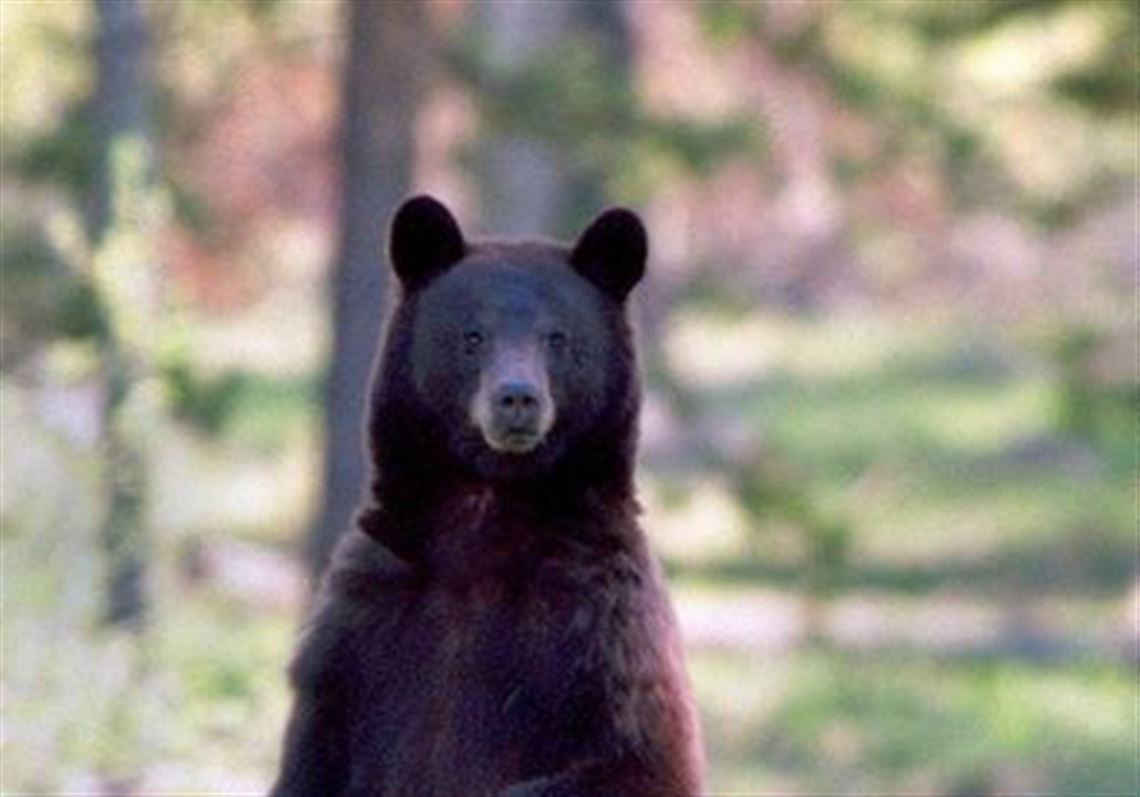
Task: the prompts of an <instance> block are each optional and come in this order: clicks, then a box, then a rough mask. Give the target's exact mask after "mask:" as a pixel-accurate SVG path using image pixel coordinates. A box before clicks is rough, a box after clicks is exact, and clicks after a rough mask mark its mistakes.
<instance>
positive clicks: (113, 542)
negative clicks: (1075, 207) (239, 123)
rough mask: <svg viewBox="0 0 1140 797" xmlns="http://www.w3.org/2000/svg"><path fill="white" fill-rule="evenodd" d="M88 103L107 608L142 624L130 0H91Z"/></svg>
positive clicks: (144, 118) (144, 433)
mask: <svg viewBox="0 0 1140 797" xmlns="http://www.w3.org/2000/svg"><path fill="white" fill-rule="evenodd" d="M95 9H96V26H97V27H96V38H95V42H94V57H95V63H96V87H95V95H94V99H93V103H92V114H93V119H94V123H95V125H94V130H95V136H96V142H95V143H96V150H95V151H96V157H97V159H98V160H97V163H96V172H95V183H94V190H93V191H92V194H91V196H90V204H89V206H88V225H89V230H90V234H91V240H92V241H93V244H94V252H95V264H94V273H93V280H94V284H95V288H96V291H97V295H98V297H99V302H100V305H101V308H102V312H103V314H104V317H105V319H106V321H107V323H106V325H105V327H104V329H103V334H102V335H101V337H100V348H101V352H100V353H101V359H102V375H103V379H104V401H103V417H102V425H103V442H104V445H105V447H106V451H105V456H104V462H105V463H106V467H107V474H106V477H107V479H108V492H109V495H108V502H109V506H108V511H107V515H106V518H105V519H104V523H103V529H102V537H101V539H102V545H103V548H104V551H105V553H106V557H107V578H108V584H107V594H106V605H105V607H104V612H103V613H104V618H105V620H106V621H107V622H108V623H109V624H110V625H112V626H122V627H129V628H135V629H137V628H139V627H141V625H142V624H143V623H144V621H145V618H146V613H147V596H146V591H145V575H146V563H147V547H148V546H147V539H146V537H147V535H146V527H145V517H144V513H145V498H146V493H147V478H148V470H149V468H148V454H149V451H148V449H149V440H150V439H151V435H152V433H153V428H152V425H153V423H154V422H155V421H156V420H157V419H156V412H157V403H156V402H157V396H156V395H155V394H156V391H155V390H154V385H153V382H152V379H151V377H152V376H153V374H152V372H151V370H152V356H151V353H152V343H151V341H153V340H154V338H155V325H156V324H157V322H158V289H159V280H158V278H159V273H158V271H159V270H158V265H157V262H156V256H155V247H154V236H155V233H156V226H157V221H158V211H159V205H158V202H157V198H156V187H155V184H154V174H155V163H154V162H155V147H154V140H153V139H154V133H153V128H152V124H151V102H150V86H149V84H148V79H147V63H146V58H147V28H146V21H145V19H144V18H143V16H142V14H141V9H140V7H139V5H138V3H136V2H135V0H97V2H96V4H95Z"/></svg>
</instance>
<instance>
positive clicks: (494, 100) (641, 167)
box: [450, 28, 764, 212]
mask: <svg viewBox="0 0 1140 797" xmlns="http://www.w3.org/2000/svg"><path fill="white" fill-rule="evenodd" d="M450 63H451V67H452V69H453V71H454V73H455V75H456V76H458V78H459V79H460V80H461V81H462V82H463V84H464V85H465V86H466V87H467V88H468V90H469V91H470V93H471V96H472V97H473V98H474V99H475V100H476V101H477V102H478V103H479V114H480V119H481V121H482V123H483V126H484V129H483V133H482V135H483V136H484V137H486V138H491V137H501V136H509V135H520V136H525V137H531V138H534V139H536V140H538V141H541V142H543V143H545V144H548V145H549V146H550V147H551V148H552V150H553V151H555V152H558V153H559V156H560V157H563V158H565V159H566V160H567V162H568V164H569V166H570V167H571V170H572V172H573V173H574V174H576V175H579V176H580V177H581V179H583V180H585V181H586V182H592V183H594V184H596V185H599V186H602V187H603V189H604V191H605V193H606V194H607V195H608V196H609V197H611V198H621V199H623V200H624V201H644V200H645V199H646V198H647V197H648V196H650V195H652V193H653V192H654V191H658V190H661V189H662V188H663V187H664V185H666V184H667V183H668V182H669V181H670V180H684V179H689V178H692V177H694V176H696V177H699V176H702V175H707V174H709V173H710V172H711V171H712V170H713V168H714V167H716V166H717V165H719V164H720V163H722V162H723V161H724V160H725V159H726V158H727V157H730V156H732V155H746V156H749V157H752V158H761V157H762V156H763V151H764V150H763V144H764V142H763V128H762V127H760V126H759V125H757V124H756V121H755V120H754V119H752V118H751V117H748V116H744V115H743V114H742V115H739V116H735V117H732V118H726V119H722V120H698V119H693V118H684V117H679V116H663V115H661V114H658V113H654V112H651V111H650V110H648V109H647V108H645V107H644V103H643V101H642V99H641V97H640V96H639V94H638V93H637V92H636V91H635V90H634V87H633V85H632V84H631V83H630V81H629V79H628V78H627V77H626V78H623V76H622V75H621V73H620V70H619V69H618V68H617V67H615V64H614V63H613V56H612V53H611V50H610V46H609V44H608V43H607V42H606V40H605V39H604V38H602V37H601V36H598V35H593V36H591V35H590V34H588V33H587V34H579V35H578V36H576V37H574V38H572V39H567V40H565V41H564V42H560V43H559V44H557V45H556V46H553V47H549V48H545V49H544V50H543V51H542V52H541V53H539V54H538V55H536V56H535V57H534V58H533V59H530V60H529V61H528V62H527V63H525V64H523V65H521V66H518V67H510V68H508V67H503V66H500V65H498V64H496V63H495V62H494V60H493V59H492V58H491V57H490V56H489V55H488V54H487V52H486V45H485V43H484V42H483V41H482V40H481V39H480V37H479V35H478V30H477V29H474V28H473V29H472V30H471V31H470V32H468V34H467V35H466V36H464V37H462V38H460V39H459V40H458V42H457V43H456V45H455V46H454V47H453V49H452V54H451V58H450ZM591 210H592V208H586V209H584V211H585V212H589V211H591Z"/></svg>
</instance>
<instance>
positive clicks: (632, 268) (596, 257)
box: [570, 208, 649, 302]
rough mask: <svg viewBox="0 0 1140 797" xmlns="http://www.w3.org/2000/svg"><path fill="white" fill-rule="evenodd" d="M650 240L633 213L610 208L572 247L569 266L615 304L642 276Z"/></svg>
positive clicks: (642, 225)
mask: <svg viewBox="0 0 1140 797" xmlns="http://www.w3.org/2000/svg"><path fill="white" fill-rule="evenodd" d="M648 254H649V238H648V236H647V235H646V233H645V225H644V224H642V223H641V219H640V218H638V216H637V214H636V213H634V212H633V211H632V210H627V209H626V208H611V209H610V210H607V211H605V212H603V213H602V214H601V215H599V216H598V217H597V218H596V219H594V221H593V222H592V223H591V224H590V226H589V227H587V228H586V231H585V232H584V233H582V235H581V237H579V238H578V242H577V243H576V244H574V251H573V252H572V253H571V254H570V264H571V265H572V266H573V267H574V268H575V270H576V271H577V272H578V273H579V274H581V275H582V276H583V277H585V278H586V279H588V280H589V281H590V282H592V283H594V284H595V285H597V286H598V287H599V288H601V289H602V290H603V291H604V292H605V293H606V294H607V295H609V296H610V297H611V298H612V299H614V300H615V301H618V302H623V301H625V298H626V296H628V295H629V292H630V291H631V290H632V289H633V286H634V285H636V284H637V283H638V280H640V279H641V277H642V275H643V274H644V273H645V259H646V257H647V256H648Z"/></svg>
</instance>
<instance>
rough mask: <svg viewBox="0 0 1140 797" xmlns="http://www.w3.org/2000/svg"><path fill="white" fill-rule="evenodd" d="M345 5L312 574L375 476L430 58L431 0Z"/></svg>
mask: <svg viewBox="0 0 1140 797" xmlns="http://www.w3.org/2000/svg"><path fill="white" fill-rule="evenodd" d="M344 13H345V24H346V26H347V34H348V37H349V42H348V54H347V58H346V61H345V67H344V78H343V85H342V103H343V107H342V118H343V123H342V130H341V141H340V153H341V175H342V176H341V183H342V189H341V191H342V194H341V196H342V199H341V202H342V207H341V217H340V218H341V222H340V232H339V244H338V249H337V254H336V261H335V263H334V266H333V274H332V297H331V298H332V310H333V312H332V358H331V367H330V370H329V373H328V375H327V378H326V382H325V388H324V412H325V417H324V428H325V455H324V466H323V493H322V498H321V504H320V508H319V510H318V512H317V515H316V517H315V519H314V520H313V523H312V525H311V526H310V529H309V533H308V539H307V544H306V559H307V564H308V567H309V571H310V573H311V575H312V576H313V578H314V580H315V578H316V577H317V576H319V574H320V573H321V571H322V570H323V569H324V566H325V564H326V563H327V561H328V558H329V554H330V553H331V551H332V548H333V546H334V545H335V543H336V540H337V539H338V537H339V536H340V535H341V533H343V532H344V530H345V529H347V528H348V527H349V525H350V524H351V522H352V518H353V514H354V512H355V510H356V508H357V506H358V505H359V503H360V500H361V495H362V489H363V487H364V485H365V484H366V482H367V475H368V469H367V463H366V458H365V448H364V445H363V442H362V441H363V430H364V414H365V409H366V407H367V395H366V394H367V390H368V381H369V377H370V374H371V370H372V362H373V358H374V356H375V352H376V345H377V340H378V338H379V334H380V322H381V308H382V304H383V302H382V299H383V294H384V285H385V279H384V274H385V257H386V256H385V254H384V246H383V244H384V233H385V226H386V223H387V219H388V216H389V215H390V214H391V213H392V211H393V210H394V209H395V206H396V205H397V204H398V202H399V201H400V199H402V198H403V197H404V196H406V195H407V194H408V193H409V192H410V190H411V185H412V165H413V154H414V134H415V123H416V117H417V111H418V109H419V108H420V106H421V102H422V96H423V91H424V90H425V88H426V86H425V82H426V80H425V79H426V70H427V68H428V66H429V64H430V62H429V61H428V58H427V56H428V55H429V46H428V45H429V43H430V42H429V39H430V28H429V25H428V19H427V17H426V15H425V10H424V4H423V3H421V2H346V3H344Z"/></svg>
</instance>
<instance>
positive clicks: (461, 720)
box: [272, 219, 701, 797]
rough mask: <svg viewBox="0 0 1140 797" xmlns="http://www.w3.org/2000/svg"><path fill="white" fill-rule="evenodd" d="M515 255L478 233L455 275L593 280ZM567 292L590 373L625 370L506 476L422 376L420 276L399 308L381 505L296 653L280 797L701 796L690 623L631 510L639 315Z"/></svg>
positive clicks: (376, 495) (377, 454)
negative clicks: (538, 271) (590, 308)
mask: <svg viewBox="0 0 1140 797" xmlns="http://www.w3.org/2000/svg"><path fill="white" fill-rule="evenodd" d="M429 220H430V219H429ZM397 234H398V231H397V232H394V235H397ZM511 247H512V245H510V244H499V245H496V246H495V247H491V248H488V249H482V250H480V249H479V248H478V247H477V246H468V245H466V244H464V246H463V252H464V253H465V255H466V259H465V260H462V261H461V262H460V263H459V264H458V265H455V269H457V270H461V269H464V268H477V267H479V266H477V265H475V266H473V265H471V263H470V261H472V260H478V258H479V257H480V256H482V257H484V258H491V259H492V260H493V261H494V262H493V263H492V264H491V265H489V266H488V267H489V268H498V267H500V264H502V263H504V262H508V261H511V260H512V258H514V259H515V260H518V261H520V262H524V261H525V262H526V263H528V264H530V265H532V266H534V267H535V268H540V267H542V268H549V270H550V271H549V273H550V274H551V275H552V276H551V277H550V280H552V285H553V288H552V289H561V285H562V283H565V282H566V281H574V280H581V278H580V277H579V276H577V275H575V274H574V272H573V271H572V270H571V268H569V267H568V266H567V261H568V260H572V259H573V256H572V255H571V253H570V252H569V250H564V249H558V248H556V247H555V248H552V247H539V248H538V249H536V248H534V247H533V246H532V247H530V248H527V247H520V248H518V249H512V248H511ZM541 252H545V253H546V254H545V256H543V255H542V254H541ZM544 257H545V259H546V260H548V261H550V262H549V263H547V264H546V266H543V265H542V264H541V263H539V264H537V265H536V264H535V261H536V260H542V259H543V258H544ZM448 265H449V266H450V265H453V264H448ZM528 267H529V266H528ZM510 273H513V272H510ZM504 274H507V276H504V277H503V279H504V280H509V279H511V277H510V276H509V273H508V272H504ZM402 276H403V275H402ZM528 279H530V278H529V277H528ZM543 279H546V278H545V277H544V278H543ZM510 287H511V286H510V285H505V286H504V289H510ZM571 287H572V288H573V290H575V291H579V290H589V291H593V293H592V294H590V296H594V297H595V298H596V312H595V313H594V314H593V316H597V318H596V320H594V319H593V316H591V318H592V320H591V323H597V324H598V325H599V329H602V330H604V333H605V334H604V338H605V342H606V347H605V350H604V351H603V352H602V354H603V355H604V356H603V357H600V358H598V359H599V360H600V362H599V364H598V365H596V366H591V367H604V368H606V369H609V370H610V371H615V370H616V371H617V373H609V374H607V375H606V377H607V378H606V380H605V385H606V388H605V391H604V393H605V395H604V396H599V397H597V402H596V403H597V407H596V411H595V412H594V417H590V418H588V419H585V421H583V422H581V423H574V422H573V421H574V420H575V419H573V418H569V419H567V420H566V421H565V424H566V426H565V429H567V430H569V431H560V430H561V429H562V428H563V427H558V426H557V425H556V428H555V431H554V433H553V434H555V435H557V434H564V435H565V437H566V439H564V440H558V439H557V438H555V439H554V440H552V442H551V443H550V445H551V446H557V447H556V448H554V449H553V450H556V451H557V452H559V453H558V456H557V457H556V458H554V459H551V460H550V461H545V460H541V459H535V460H534V462H535V463H536V464H535V466H534V472H533V473H530V472H528V471H527V470H525V469H523V470H519V469H518V468H513V469H512V470H510V471H509V473H508V475H507V476H501V475H499V472H498V471H495V470H493V469H492V470H491V471H487V470H486V469H482V470H481V469H480V467H476V466H475V465H473V464H472V462H471V461H469V460H468V457H466V456H465V451H466V450H467V449H466V448H465V447H464V446H465V445H466V443H465V442H462V441H460V442H456V439H455V435H456V434H457V432H456V431H455V430H454V429H453V428H451V427H452V426H453V424H452V423H450V422H449V420H448V418H449V416H448V415H447V414H446V412H444V411H443V410H440V411H439V412H438V413H434V412H427V411H425V408H424V407H423V406H422V397H417V396H416V391H415V390H414V389H413V387H412V385H411V384H410V382H409V380H410V375H409V369H408V357H409V356H410V349H409V346H410V334H411V332H410V330H411V327H412V321H413V318H414V317H415V314H416V313H417V312H421V310H420V309H419V308H417V302H418V300H419V298H420V295H419V291H420V290H421V289H422V285H417V286H416V288H415V290H408V291H407V294H406V295H405V297H404V299H403V300H402V302H401V303H400V305H399V306H398V307H397V309H396V312H395V314H394V316H393V320H392V322H391V324H390V327H389V333H388V337H387V343H386V347H385V354H384V358H383V360H382V365H381V369H380V371H379V373H378V378H377V380H376V385H375V388H374V395H373V416H372V421H371V424H370V438H371V443H372V448H373V455H374V460H375V462H376V465H377V470H376V479H375V481H374V485H373V500H372V503H371V505H370V506H369V507H368V508H367V509H366V510H365V511H364V512H363V513H362V515H361V518H360V521H359V528H358V529H357V530H355V531H353V532H351V533H350V534H349V535H348V536H347V537H346V539H345V540H344V541H343V543H342V545H341V546H340V548H339V550H338V553H337V556H336V558H335V562H334V564H333V566H332V568H331V570H330V573H329V576H328V577H327V578H326V580H325V583H324V586H323V589H322V592H321V595H320V598H319V602H318V606H317V609H316V612H315V615H314V618H313V621H312V623H311V624H310V628H309V631H308V633H307V635H306V637H305V639H304V641H303V644H302V647H301V651H300V653H299V655H298V657H297V659H296V661H295V662H294V665H293V668H292V678H293V683H294V687H295V690H296V696H297V697H296V705H295V708H294V712H293V716H292V718H291V721H290V725H289V730H288V735H287V739H286V746H285V758H284V762H283V765H282V770H281V773H280V777H279V780H278V782H277V785H276V786H275V788H274V789H273V791H272V797H694V795H696V794H697V793H698V791H699V778H700V768H701V756H700V745H699V739H698V731H697V725H696V721H695V712H694V708H693V705H692V703H691V699H690V696H689V691H688V687H687V683H686V678H685V673H684V667H683V661H682V656H681V650H680V645H679V640H678V634H677V630H676V624H675V622H674V619H673V616H672V612H671V609H670V607H669V602H668V599H667V596H666V594H665V592H664V588H663V585H662V581H661V576H660V573H659V570H658V568H657V566H656V564H655V563H654V562H653V560H652V558H651V557H650V555H649V552H648V550H647V548H646V544H645V540H644V536H643V534H642V532H641V530H640V529H639V527H638V525H637V522H636V503H635V501H634V498H633V491H632V469H633V457H634V441H635V436H636V417H637V405H638V389H637V376H636V362H635V358H634V355H633V347H632V343H631V340H630V334H629V329H628V324H627V323H626V321H625V316H624V312H623V311H622V307H621V304H620V303H619V302H614V301H612V300H611V299H609V298H608V297H607V296H606V295H605V293H604V292H598V291H595V290H594V289H593V288H590V287H585V288H583V286H580V285H578V286H576V287H575V286H571ZM574 295H575V296H576V297H578V298H577V299H576V301H579V303H580V302H581V301H582V299H581V296H578V294H574ZM582 295H583V296H584V295H585V294H582ZM595 298H590V297H587V299H588V300H589V301H591V302H594V301H595ZM622 298H624V297H622ZM594 331H595V332H596V331H597V330H594ZM561 409H562V412H564V413H573V412H574V411H575V409H574V407H563V408H561ZM583 411H585V410H583ZM429 416H430V417H429ZM587 421H588V422H587ZM461 443H462V444H461ZM487 467H489V468H492V467H493V466H487ZM512 467H513V466H512ZM488 473H490V474H491V475H488Z"/></svg>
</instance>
